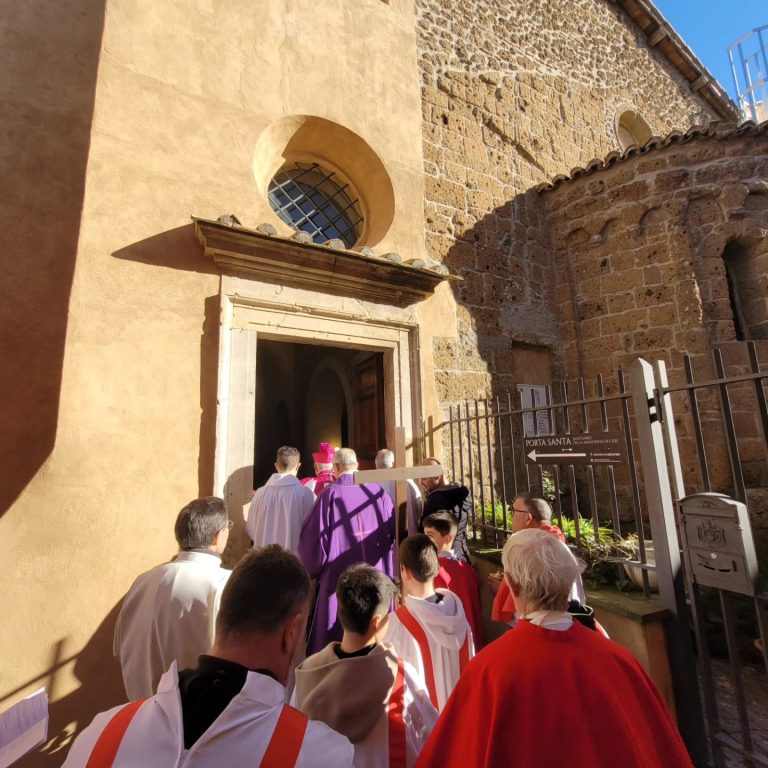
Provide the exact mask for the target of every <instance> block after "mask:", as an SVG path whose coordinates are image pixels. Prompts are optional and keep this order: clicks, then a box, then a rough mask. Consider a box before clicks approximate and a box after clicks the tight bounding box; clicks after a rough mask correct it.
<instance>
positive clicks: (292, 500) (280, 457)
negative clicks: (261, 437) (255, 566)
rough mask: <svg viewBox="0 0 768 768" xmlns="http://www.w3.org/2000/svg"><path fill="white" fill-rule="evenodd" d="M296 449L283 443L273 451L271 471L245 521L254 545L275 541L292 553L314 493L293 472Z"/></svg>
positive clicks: (298, 463)
mask: <svg viewBox="0 0 768 768" xmlns="http://www.w3.org/2000/svg"><path fill="white" fill-rule="evenodd" d="M300 460H301V456H300V455H299V451H298V449H297V448H293V447H291V446H290V445H284V446H282V447H281V448H279V449H278V451H277V456H276V458H275V474H273V475H272V477H270V478H269V480H267V484H266V485H263V486H262V487H261V488H259V489H258V490H257V491H256V495H255V496H254V497H253V501H252V502H251V506H250V507H249V509H248V516H247V518H246V522H245V532H246V533H247V534H248V536H250V538H251V541H252V542H253V546H254V547H264V546H266V545H267V544H279V545H280V546H281V547H285V548H286V549H289V550H290V551H291V552H296V550H297V548H298V546H299V531H301V526H302V525H303V524H304V520H306V518H307V515H308V514H309V512H310V510H311V509H312V505H313V504H314V503H315V495H314V494H313V493H312V491H311V490H310V489H309V488H306V487H305V486H303V485H302V484H301V483H300V482H299V480H298V478H297V477H296V474H297V473H298V471H299V467H300V466H301V461H300Z"/></svg>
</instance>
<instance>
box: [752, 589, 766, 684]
mask: <svg viewBox="0 0 768 768" xmlns="http://www.w3.org/2000/svg"><path fill="white" fill-rule="evenodd" d="M755 611H756V612H757V626H758V628H759V630H760V642H761V643H762V644H763V662H764V663H765V671H766V672H768V596H767V595H766V594H765V593H763V594H761V595H757V596H755Z"/></svg>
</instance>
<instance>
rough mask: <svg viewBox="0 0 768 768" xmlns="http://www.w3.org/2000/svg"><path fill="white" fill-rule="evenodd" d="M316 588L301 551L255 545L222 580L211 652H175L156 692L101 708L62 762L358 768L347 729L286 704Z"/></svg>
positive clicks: (73, 766)
mask: <svg viewBox="0 0 768 768" xmlns="http://www.w3.org/2000/svg"><path fill="white" fill-rule="evenodd" d="M309 594H310V581H309V578H308V576H307V572H306V571H305V570H304V568H303V566H302V565H301V563H300V562H299V560H298V558H297V557H296V556H295V555H294V554H292V553H290V552H287V551H286V550H284V549H283V548H282V547H279V546H276V545H275V546H269V547H264V548H262V549H256V550H252V551H251V552H249V553H248V554H247V555H245V556H244V557H243V558H242V560H240V562H239V563H238V564H237V565H236V566H235V568H234V570H233V571H232V575H231V577H230V579H229V581H228V583H227V585H226V587H225V588H224V592H223V594H222V598H221V609H220V611H219V614H218V617H217V619H216V639H215V642H214V644H213V648H212V649H211V652H210V655H201V656H200V658H199V659H198V661H197V664H196V666H195V667H194V668H191V669H184V670H183V671H181V672H179V671H178V668H179V665H178V664H177V663H176V662H175V661H174V662H173V663H172V664H171V665H170V668H169V669H168V671H167V672H166V673H165V674H164V675H163V676H162V678H161V680H160V684H159V686H158V689H157V693H156V694H155V695H154V696H152V697H151V698H149V699H148V700H142V701H136V702H132V703H131V704H128V705H121V706H119V707H115V708H114V709H111V710H109V711H108V712H103V713H101V714H99V715H96V717H95V718H94V720H93V722H92V723H91V724H90V725H89V726H88V727H87V728H86V729H85V730H84V731H83V732H82V733H81V734H80V735H79V736H78V737H77V739H76V740H75V742H74V744H73V745H72V748H71V749H70V752H69V755H68V756H67V760H66V762H65V763H64V766H66V768H81V766H89V767H90V766H107V765H109V766H114V768H133V766H137V765H148V766H166V765H168V766H171V765H181V764H183V765H184V766H188V768H219V767H220V766H222V765H233V766H241V765H243V766H244V765H255V766H260V767H261V768H326V766H330V765H332V766H339V768H352V758H353V754H354V750H353V748H352V745H351V744H350V743H349V741H348V740H347V739H346V738H345V737H344V736H342V735H340V734H338V733H336V732H335V731H333V730H331V729H330V728H329V727H328V726H327V725H326V724H325V723H321V722H317V721H315V720H309V719H308V718H307V716H306V715H304V714H302V713H301V712H299V711H298V710H296V709H294V708H293V707H291V706H288V705H287V704H286V703H285V700H286V689H285V685H286V683H287V681H288V679H289V676H290V674H291V672H292V670H293V668H294V666H295V663H296V659H297V658H298V657H299V656H300V655H301V654H302V652H303V648H304V633H305V630H306V624H307V613H308V610H309Z"/></svg>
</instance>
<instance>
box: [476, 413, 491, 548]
mask: <svg viewBox="0 0 768 768" xmlns="http://www.w3.org/2000/svg"><path fill="white" fill-rule="evenodd" d="M475 431H476V432H477V471H478V472H479V474H480V509H481V510H482V512H483V543H484V544H488V519H487V517H488V515H487V512H486V510H485V473H484V471H483V445H482V442H483V440H482V435H481V433H480V401H479V400H475ZM491 514H493V513H491Z"/></svg>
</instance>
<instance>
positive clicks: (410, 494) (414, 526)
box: [374, 448, 423, 536]
mask: <svg viewBox="0 0 768 768" xmlns="http://www.w3.org/2000/svg"><path fill="white" fill-rule="evenodd" d="M374 461H375V463H376V469H392V468H393V467H394V466H395V454H394V453H393V452H392V451H390V450H389V448H382V449H381V450H380V451H379V452H378V453H377V454H376V458H375V459H374ZM405 483H406V491H407V496H406V503H405V526H406V529H407V531H408V535H409V536H411V535H413V534H414V533H418V532H419V522H420V521H421V513H422V508H423V501H422V498H421V491H420V490H419V486H418V485H416V481H415V480H411V479H410V478H409V479H408V480H406V481H405ZM379 485H380V486H381V487H382V488H383V489H384V490H385V491H386V492H387V493H388V494H389V496H390V498H391V499H392V503H393V504H394V505H395V509H397V483H396V482H395V481H394V480H382V481H381V482H380V483H379Z"/></svg>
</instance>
